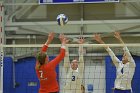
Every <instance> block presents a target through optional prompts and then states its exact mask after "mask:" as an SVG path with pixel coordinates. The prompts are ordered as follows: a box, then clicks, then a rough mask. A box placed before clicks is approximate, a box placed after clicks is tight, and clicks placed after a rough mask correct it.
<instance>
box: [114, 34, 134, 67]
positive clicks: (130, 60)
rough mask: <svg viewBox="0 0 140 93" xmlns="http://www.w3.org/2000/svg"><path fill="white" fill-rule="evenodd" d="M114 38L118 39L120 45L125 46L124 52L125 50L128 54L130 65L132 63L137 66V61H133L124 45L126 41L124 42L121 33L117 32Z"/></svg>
mask: <svg viewBox="0 0 140 93" xmlns="http://www.w3.org/2000/svg"><path fill="white" fill-rule="evenodd" d="M114 37H115V38H117V39H118V40H119V41H120V43H121V44H122V45H123V50H124V53H125V54H126V56H127V57H128V61H129V62H130V63H132V64H133V65H134V66H136V64H135V61H134V59H133V57H132V55H131V53H130V51H129V49H128V48H127V46H126V45H125V44H124V41H123V40H122V38H121V35H120V33H119V32H115V33H114Z"/></svg>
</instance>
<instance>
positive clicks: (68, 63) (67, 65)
mask: <svg viewBox="0 0 140 93" xmlns="http://www.w3.org/2000/svg"><path fill="white" fill-rule="evenodd" d="M65 54H66V56H65V57H64V68H65V71H66V72H68V70H69V68H70V59H69V48H68V46H66V53H65Z"/></svg>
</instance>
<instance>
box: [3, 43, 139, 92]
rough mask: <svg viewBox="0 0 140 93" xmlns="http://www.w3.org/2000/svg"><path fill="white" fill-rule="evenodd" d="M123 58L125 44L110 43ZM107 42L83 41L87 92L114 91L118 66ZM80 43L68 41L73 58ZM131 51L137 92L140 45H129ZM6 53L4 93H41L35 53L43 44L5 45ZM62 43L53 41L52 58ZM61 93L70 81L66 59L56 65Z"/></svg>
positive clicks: (4, 61) (83, 81)
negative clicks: (114, 62)
mask: <svg viewBox="0 0 140 93" xmlns="http://www.w3.org/2000/svg"><path fill="white" fill-rule="evenodd" d="M106 45H108V46H110V48H111V49H112V51H113V52H114V53H115V54H116V56H117V57H118V58H119V59H120V60H121V58H122V55H123V48H122V45H121V44H106ZM106 45H105V44H83V47H84V50H85V51H84V71H83V78H82V84H83V86H84V87H85V93H89V92H91V93H112V88H113V87H114V80H115V76H116V70H115V66H113V63H112V60H111V58H110V56H109V55H108V53H107V52H106V50H105V49H104V46H106ZM79 46H81V45H80V44H67V47H69V56H66V57H69V59H70V61H71V60H73V59H78V58H79V55H78V47H79ZM126 46H127V47H128V49H129V51H130V52H131V53H132V54H133V56H134V60H135V62H136V65H137V66H136V71H135V74H134V79H133V84H132V88H133V89H134V93H139V92H138V91H140V88H138V87H134V86H140V82H139V81H140V76H139V72H140V70H139V66H140V49H139V47H140V44H126ZM1 47H2V48H3V51H4V55H2V56H1V57H3V58H4V60H3V77H4V78H3V85H1V86H3V91H4V93H19V92H21V91H22V93H38V88H39V82H38V79H37V76H36V73H35V68H34V66H35V63H36V60H35V56H36V53H37V52H39V51H40V49H41V47H42V45H41V44H36V45H3V46H1ZM60 47H61V44H50V45H49V48H48V50H47V54H48V56H49V57H50V60H52V59H54V58H55V57H56V56H57V55H58V54H59V50H60ZM56 70H57V75H58V77H57V78H58V82H59V85H60V93H62V91H63V88H64V86H65V84H66V80H67V77H66V76H67V73H66V71H65V68H64V61H62V62H61V63H60V64H59V66H57V68H56Z"/></svg>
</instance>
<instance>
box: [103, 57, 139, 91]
mask: <svg viewBox="0 0 140 93" xmlns="http://www.w3.org/2000/svg"><path fill="white" fill-rule="evenodd" d="M118 58H119V59H121V58H122V57H121V56H118ZM133 58H134V60H135V62H136V69H135V74H134V77H133V80H132V89H133V93H140V56H134V57H133ZM105 64H106V93H112V88H113V87H114V81H115V77H116V68H115V66H113V64H112V60H111V58H110V56H107V57H106V58H105Z"/></svg>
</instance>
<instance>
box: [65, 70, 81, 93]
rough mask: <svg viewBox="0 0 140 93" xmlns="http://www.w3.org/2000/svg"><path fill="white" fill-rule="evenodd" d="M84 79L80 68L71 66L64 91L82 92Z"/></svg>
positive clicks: (67, 92) (71, 92)
mask: <svg viewBox="0 0 140 93" xmlns="http://www.w3.org/2000/svg"><path fill="white" fill-rule="evenodd" d="M82 80H83V75H82V74H81V73H80V71H79V69H78V68H77V70H72V69H71V68H70V69H69V71H68V73H67V77H66V82H65V86H64V93H81V85H82Z"/></svg>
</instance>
